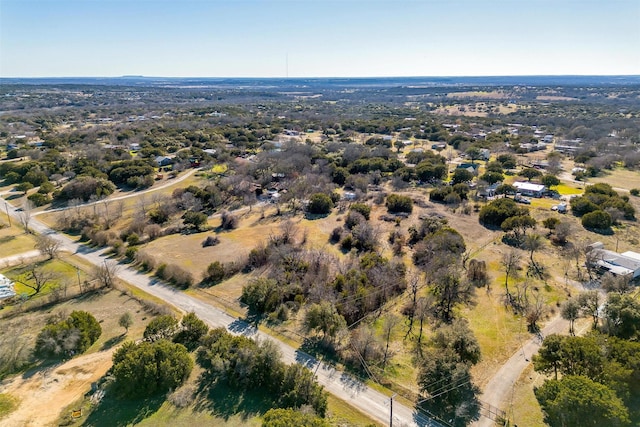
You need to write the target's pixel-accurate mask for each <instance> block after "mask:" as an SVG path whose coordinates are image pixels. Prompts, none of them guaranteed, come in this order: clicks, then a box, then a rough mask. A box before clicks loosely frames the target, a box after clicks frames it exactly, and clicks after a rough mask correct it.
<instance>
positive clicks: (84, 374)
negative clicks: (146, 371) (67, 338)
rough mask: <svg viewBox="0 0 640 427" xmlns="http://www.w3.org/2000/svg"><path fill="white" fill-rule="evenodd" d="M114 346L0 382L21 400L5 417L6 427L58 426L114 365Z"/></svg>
mask: <svg viewBox="0 0 640 427" xmlns="http://www.w3.org/2000/svg"><path fill="white" fill-rule="evenodd" d="M114 350H115V349H114V348H112V349H109V350H106V351H100V352H98V353H92V354H87V355H84V356H80V357H76V358H75V359H72V360H69V361H67V362H65V363H62V364H60V365H57V366H53V367H48V368H45V369H38V370H35V371H34V372H27V373H26V374H25V375H22V376H18V377H15V378H12V379H10V380H7V381H5V382H4V383H2V384H0V390H1V391H2V393H9V394H10V395H12V396H13V397H15V398H16V399H18V401H19V402H20V404H19V406H18V408H17V409H16V410H15V411H14V412H12V413H11V414H9V415H8V416H7V417H6V418H4V419H3V420H2V425H3V426H16V427H17V426H20V427H40V426H51V425H56V424H55V422H56V420H57V419H58V417H59V416H60V411H61V410H62V408H66V407H67V406H69V405H71V404H72V403H73V402H75V401H76V400H78V399H79V398H80V397H82V395H84V394H85V393H86V392H87V391H89V390H90V389H91V383H93V382H95V381H97V380H98V379H99V378H100V377H102V376H103V375H104V374H105V373H106V372H107V371H108V370H109V368H110V367H111V365H112V361H111V356H112V354H113V351H114Z"/></svg>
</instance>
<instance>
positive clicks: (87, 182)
mask: <svg viewBox="0 0 640 427" xmlns="http://www.w3.org/2000/svg"><path fill="white" fill-rule="evenodd" d="M114 190H115V186H114V185H113V183H111V182H109V181H107V180H106V179H101V178H94V177H92V176H86V175H81V176H77V177H76V178H75V179H74V180H73V181H71V182H69V183H68V184H67V185H65V186H64V187H63V188H62V190H61V191H60V195H59V198H60V199H62V200H73V199H82V200H84V201H85V202H86V201H87V200H89V198H90V197H91V196H92V195H96V196H97V197H101V196H108V195H109V194H111V193H113V191H114Z"/></svg>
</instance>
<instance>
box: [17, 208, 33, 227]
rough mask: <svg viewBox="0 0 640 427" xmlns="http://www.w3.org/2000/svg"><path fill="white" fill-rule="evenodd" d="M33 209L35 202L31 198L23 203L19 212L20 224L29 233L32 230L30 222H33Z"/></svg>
mask: <svg viewBox="0 0 640 427" xmlns="http://www.w3.org/2000/svg"><path fill="white" fill-rule="evenodd" d="M32 209H33V203H31V201H30V200H25V201H24V202H23V203H22V210H20V212H19V213H18V219H19V220H20V224H21V225H22V227H23V228H24V232H25V233H27V234H29V233H31V230H29V224H30V223H31V210H32Z"/></svg>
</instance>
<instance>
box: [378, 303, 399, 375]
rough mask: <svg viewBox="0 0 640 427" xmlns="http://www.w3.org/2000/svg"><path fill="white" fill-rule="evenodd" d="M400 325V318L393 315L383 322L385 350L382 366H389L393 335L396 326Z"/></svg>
mask: <svg viewBox="0 0 640 427" xmlns="http://www.w3.org/2000/svg"><path fill="white" fill-rule="evenodd" d="M398 323H400V319H399V318H398V316H395V315H393V314H389V315H387V316H386V317H385V318H384V319H383V321H382V332H383V334H384V337H385V341H386V344H385V348H384V358H383V359H382V366H387V362H388V360H389V341H390V340H391V334H392V333H393V331H394V329H395V328H396V326H397V325H398Z"/></svg>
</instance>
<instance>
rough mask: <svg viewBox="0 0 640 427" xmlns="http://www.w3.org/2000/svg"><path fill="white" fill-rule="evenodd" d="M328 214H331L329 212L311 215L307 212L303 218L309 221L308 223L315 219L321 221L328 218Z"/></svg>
mask: <svg viewBox="0 0 640 427" xmlns="http://www.w3.org/2000/svg"><path fill="white" fill-rule="evenodd" d="M330 214H331V213H330V212H329V213H326V214H312V213H309V212H305V214H304V218H305V219H307V220H309V221H314V220H316V219H323V218H326V217H328V216H329V215H330Z"/></svg>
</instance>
